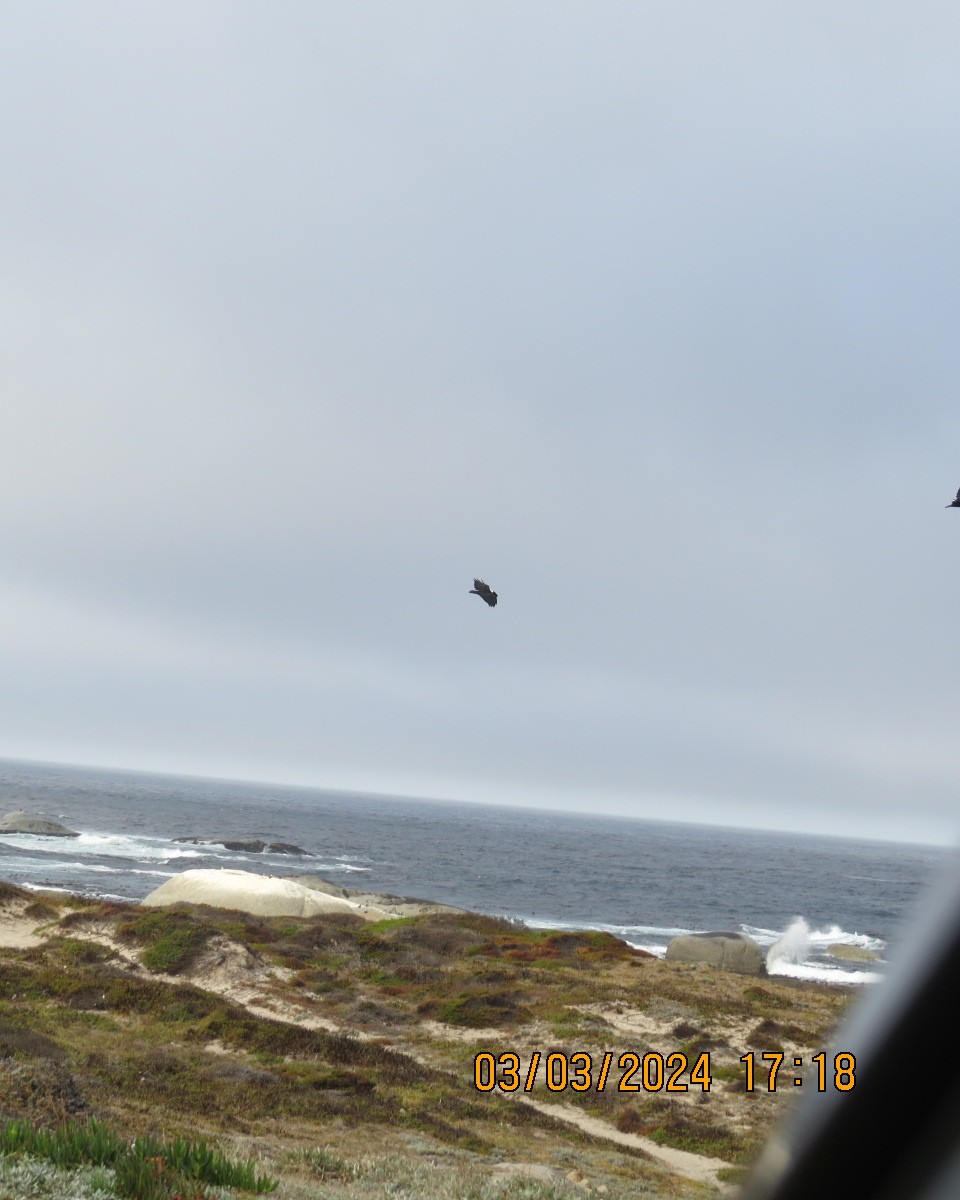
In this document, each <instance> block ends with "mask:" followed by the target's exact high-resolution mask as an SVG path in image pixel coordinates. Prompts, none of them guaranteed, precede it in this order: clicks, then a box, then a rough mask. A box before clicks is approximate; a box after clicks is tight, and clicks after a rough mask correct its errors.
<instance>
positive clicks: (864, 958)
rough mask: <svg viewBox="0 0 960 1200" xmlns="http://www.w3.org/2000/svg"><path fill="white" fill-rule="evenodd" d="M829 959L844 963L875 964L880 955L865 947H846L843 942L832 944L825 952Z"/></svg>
mask: <svg viewBox="0 0 960 1200" xmlns="http://www.w3.org/2000/svg"><path fill="white" fill-rule="evenodd" d="M825 953H826V954H829V955H830V957H831V958H841V959H843V960H844V961H845V962H877V961H878V959H879V958H880V955H879V954H877V953H876V952H875V951H873V950H868V949H867V948H866V946H848V945H847V944H846V943H845V942H833V943H831V945H829V946H828V947H827V949H826V951H825Z"/></svg>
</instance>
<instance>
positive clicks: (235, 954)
mask: <svg viewBox="0 0 960 1200" xmlns="http://www.w3.org/2000/svg"><path fill="white" fill-rule="evenodd" d="M24 907H25V905H22V904H19V905H18V904H14V905H10V906H8V907H6V908H5V909H3V910H0V947H4V946H9V947H15V948H18V949H21V948H27V947H31V946H37V945H40V944H41V943H42V942H43V941H44V937H45V935H44V933H43V932H40V930H43V926H42V925H40V926H38V924H37V921H36V919H35V918H32V917H28V916H26V915H24V913H23V908H24ZM54 930H55V927H53V928H52V929H51V930H50V932H54ZM70 936H71V937H76V938H84V939H87V940H90V941H95V942H99V943H100V944H102V945H105V946H109V947H110V948H111V949H112V950H114V951H115V952H116V954H117V956H118V957H119V958H120V959H121V960H122V961H123V963H124V965H125V966H126V967H127V968H128V969H129V970H130V971H131V972H133V973H135V974H138V975H143V976H144V977H146V978H151V979H157V978H160V979H167V980H168V981H169V982H171V983H183V982H184V980H187V981H188V982H190V983H192V984H193V985H194V986H195V987H199V988H202V989H203V990H205V991H210V992H214V993H216V994H217V995H220V996H223V997H224V998H225V999H229V1000H233V1001H234V1002H235V1003H237V1004H240V1005H242V1006H243V1007H244V1008H246V1009H247V1011H248V1012H250V1013H253V1014H254V1015H257V1016H262V1017H267V1018H270V1019H272V1020H279V1021H285V1022H287V1023H289V1024H292V1025H298V1026H300V1027H303V1028H308V1029H319V1030H324V1031H326V1032H331V1033H347V1034H349V1036H351V1037H354V1038H357V1039H358V1040H361V1041H367V1040H374V1039H376V1040H382V1039H381V1037H380V1035H372V1034H369V1033H366V1032H364V1031H362V1030H358V1029H355V1028H353V1027H351V1026H345V1025H338V1024H337V1023H336V1022H334V1021H330V1020H328V1019H326V1018H324V1017H321V1016H319V1015H318V1014H317V1013H315V1012H311V1011H309V1008H308V1007H307V1006H306V1004H304V1005H303V1006H301V1005H298V1004H295V1003H293V1002H291V1001H290V1000H288V999H286V998H285V997H282V996H279V995H278V994H276V993H275V992H271V991H270V984H271V983H274V982H276V981H281V982H282V981H283V979H284V978H285V977H286V976H287V975H288V974H289V973H288V972H285V971H283V970H282V969H280V968H275V967H268V966H267V965H266V964H264V963H263V962H262V961H261V960H259V959H258V958H257V957H256V955H254V954H253V953H252V952H251V951H250V950H248V949H247V948H246V947H245V946H241V945H238V944H237V943H235V942H231V941H230V940H229V939H228V938H223V937H221V938H214V939H212V940H211V942H210V943H209V945H208V947H207V949H206V950H205V952H204V954H203V955H202V956H201V957H200V958H199V959H198V960H197V962H196V963H195V964H194V966H193V967H192V968H191V969H190V970H188V971H185V972H184V973H182V974H181V975H177V976H172V975H171V976H163V975H157V974H155V973H151V972H148V971H146V970H145V969H144V968H143V967H141V966H140V964H139V962H138V961H137V959H136V957H135V956H134V955H133V954H132V953H131V949H130V947H129V946H126V945H123V944H122V943H120V942H118V941H117V940H116V939H115V938H113V937H112V936H111V932H110V927H109V925H108V924H107V923H106V922H105V923H103V925H101V926H97V925H96V924H91V925H88V926H86V927H85V928H82V929H77V928H74V929H71V931H70ZM596 1012H597V1015H602V1016H603V1017H604V1018H605V1019H606V1020H608V1021H610V1023H611V1024H614V1025H615V1027H618V1028H619V1029H620V1031H621V1032H623V1033H625V1034H629V1035H632V1036H636V1035H638V1034H642V1035H643V1036H644V1038H645V1040H648V1041H649V1042H650V1043H655V1041H656V1040H659V1038H661V1037H664V1038H668V1037H669V1029H668V1028H667V1026H666V1025H665V1024H664V1023H663V1022H656V1021H651V1020H650V1019H649V1018H647V1017H646V1016H645V1015H644V1014H642V1013H637V1012H635V1011H632V1010H631V1011H629V1012H627V1011H623V1010H618V1009H611V1008H608V1007H607V1006H603V1007H602V1009H601V1007H600V1006H596ZM410 1032H411V1033H412V1034H414V1035H416V1034H417V1033H420V1034H425V1035H427V1036H428V1037H432V1038H439V1037H442V1038H445V1039H447V1040H451V1041H452V1040H461V1039H462V1038H464V1037H466V1038H469V1040H471V1041H476V1040H477V1038H478V1036H481V1035H482V1034H483V1032H484V1031H483V1030H476V1029H472V1030H457V1029H451V1028H449V1027H447V1026H444V1025H441V1024H440V1023H438V1022H434V1021H425V1022H421V1023H420V1024H419V1025H417V1026H415V1027H413V1029H411V1031H410ZM489 1032H490V1033H491V1034H493V1035H496V1036H497V1037H499V1035H500V1031H499V1030H490V1031H489ZM393 1045H394V1046H395V1048H396V1049H397V1050H400V1051H401V1052H403V1053H406V1054H409V1055H410V1056H411V1057H413V1058H415V1059H417V1060H418V1061H419V1062H422V1063H423V1064H424V1065H426V1066H433V1067H435V1066H436V1063H433V1062H431V1061H430V1060H429V1058H427V1057H425V1056H424V1055H423V1054H422V1052H420V1051H418V1049H417V1048H416V1047H414V1046H412V1045H410V1044H407V1043H405V1042H404V1041H402V1040H400V1039H397V1040H395V1041H394V1042H393ZM502 1094H503V1095H505V1096H510V1097H511V1099H513V1100H514V1101H515V1102H516V1103H518V1104H529V1105H530V1106H531V1107H533V1108H535V1109H537V1110H538V1111H539V1112H542V1113H545V1114H546V1115H548V1116H550V1117H553V1118H554V1119H556V1120H559V1121H563V1122H565V1123H566V1124H569V1125H573V1126H576V1127H577V1128H578V1129H580V1130H582V1131H583V1132H584V1133H586V1134H588V1135H589V1136H590V1137H594V1138H599V1139H602V1140H604V1141H607V1142H612V1143H614V1144H617V1145H621V1146H629V1147H631V1148H632V1149H636V1150H641V1151H643V1152H644V1153H645V1154H647V1155H649V1157H650V1158H651V1159H653V1160H655V1161H656V1162H658V1163H660V1164H661V1165H662V1166H663V1167H664V1168H665V1169H666V1170H667V1171H669V1172H670V1173H672V1174H676V1175H680V1176H683V1177H684V1178H686V1179H691V1180H694V1181H696V1182H698V1183H704V1184H710V1185H713V1186H714V1187H719V1188H721V1190H723V1191H726V1190H727V1189H726V1188H724V1187H723V1185H722V1184H719V1183H718V1181H717V1171H719V1170H721V1169H722V1168H724V1167H728V1166H730V1164H729V1163H726V1162H723V1161H722V1160H721V1159H717V1158H708V1157H706V1156H702V1155H698V1154H690V1153H688V1152H686V1151H684V1150H676V1149H673V1148H671V1147H669V1146H660V1145H658V1144H657V1143H656V1142H653V1141H651V1140H650V1139H649V1138H644V1137H641V1136H639V1135H638V1134H631V1133H621V1131H620V1130H618V1129H617V1128H616V1127H615V1126H613V1125H611V1124H609V1123H608V1122H606V1121H602V1120H600V1119H599V1118H598V1117H593V1116H590V1115H589V1114H588V1113H585V1112H582V1111H580V1110H579V1109H577V1108H575V1107H574V1106H572V1105H565V1104H556V1103H551V1104H548V1103H545V1102H544V1101H541V1100H537V1099H534V1098H533V1097H532V1096H529V1095H523V1096H521V1095H518V1094H511V1093H502ZM525 1165H526V1164H513V1166H514V1167H515V1168H516V1169H518V1170H521V1171H522V1170H523V1168H524V1166H525ZM530 1166H531V1167H534V1166H535V1165H534V1164H530Z"/></svg>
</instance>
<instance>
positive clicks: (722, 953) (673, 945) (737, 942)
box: [666, 933, 767, 975]
mask: <svg viewBox="0 0 960 1200" xmlns="http://www.w3.org/2000/svg"><path fill="white" fill-rule="evenodd" d="M666 957H667V961H668V962H693V963H707V965H708V966H711V967H719V968H720V969H721V970H722V971H734V972H736V973H737V974H738V975H765V974H766V973H767V968H766V963H765V962H764V956H763V951H762V950H761V949H760V947H759V946H758V945H757V943H756V942H755V941H754V940H753V938H749V937H747V936H746V934H744V933H687V934H682V935H681V936H680V937H675V938H672V939H671V941H670V942H669V944H668V945H667V955H666Z"/></svg>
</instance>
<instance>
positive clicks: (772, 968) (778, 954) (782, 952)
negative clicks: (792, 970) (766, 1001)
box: [767, 917, 810, 975]
mask: <svg viewBox="0 0 960 1200" xmlns="http://www.w3.org/2000/svg"><path fill="white" fill-rule="evenodd" d="M809 953H810V926H809V925H808V924H807V923H806V921H805V920H804V919H803V917H794V919H793V920H792V921H791V922H790V924H789V925H788V926H787V928H786V930H785V931H784V933H783V936H782V937H780V938H779V939H778V940H777V941H775V942H774V943H773V945H772V946H771V947H770V949H769V950H768V951H767V970H768V971H769V972H770V974H771V975H774V974H776V969H777V967H778V966H781V965H782V964H784V963H790V964H791V965H797V964H799V963H802V962H803V961H804V959H805V958H806V957H807V955H808V954H809Z"/></svg>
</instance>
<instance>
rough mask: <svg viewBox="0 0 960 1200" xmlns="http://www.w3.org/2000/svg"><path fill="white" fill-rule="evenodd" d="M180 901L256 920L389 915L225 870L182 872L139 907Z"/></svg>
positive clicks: (275, 878) (270, 878)
mask: <svg viewBox="0 0 960 1200" xmlns="http://www.w3.org/2000/svg"><path fill="white" fill-rule="evenodd" d="M181 902H185V903H187V904H208V905H210V907H211V908H230V909H237V910H238V911H240V912H246V913H253V914H254V915H255V916H259V917H316V916H320V915H323V914H329V913H356V914H357V916H360V917H364V918H366V919H367V920H368V921H379V920H382V919H383V918H384V917H387V916H389V915H390V914H389V913H387V912H384V911H383V910H381V909H377V908H373V907H372V906H370V905H363V904H358V903H357V902H356V901H353V900H346V899H342V898H341V897H340V896H330V895H328V894H326V893H325V892H317V891H313V890H312V889H311V888H307V887H304V886H303V885H302V884H300V883H294V882H293V880H292V879H280V878H279V877H278V876H276V875H257V874H255V873H254V872H253V871H231V870H227V869H223V870H193V871H182V872H181V873H180V874H179V875H175V876H174V878H173V879H168V880H167V882H166V883H162V884H161V885H160V886H159V887H158V888H155V889H154V890H153V891H152V892H151V893H150V895H149V896H145V897H144V898H143V900H142V901H141V904H145V905H148V906H151V907H162V906H164V905H168V904H179V903H181Z"/></svg>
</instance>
